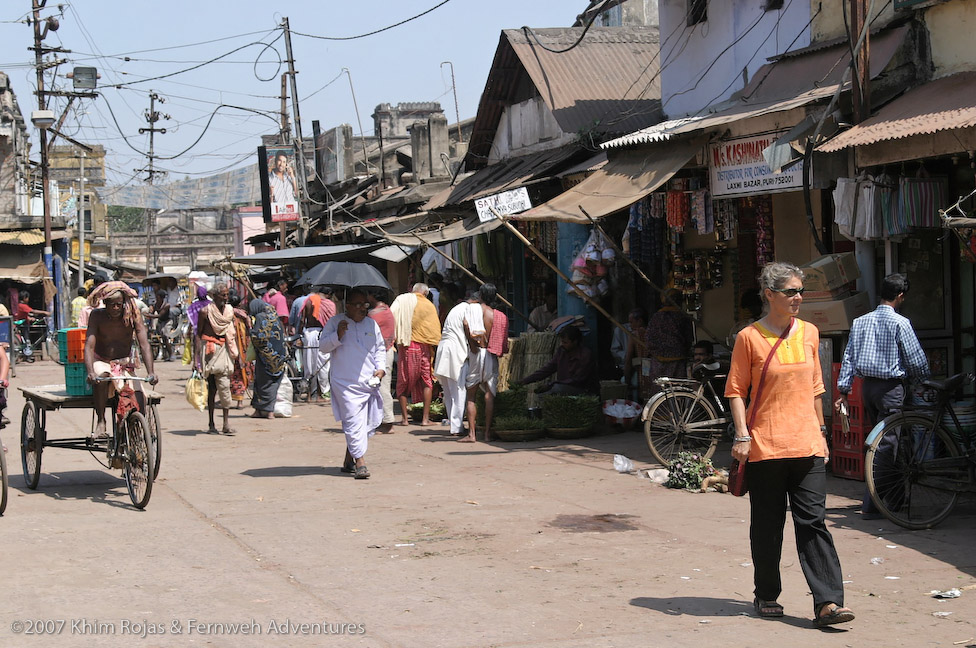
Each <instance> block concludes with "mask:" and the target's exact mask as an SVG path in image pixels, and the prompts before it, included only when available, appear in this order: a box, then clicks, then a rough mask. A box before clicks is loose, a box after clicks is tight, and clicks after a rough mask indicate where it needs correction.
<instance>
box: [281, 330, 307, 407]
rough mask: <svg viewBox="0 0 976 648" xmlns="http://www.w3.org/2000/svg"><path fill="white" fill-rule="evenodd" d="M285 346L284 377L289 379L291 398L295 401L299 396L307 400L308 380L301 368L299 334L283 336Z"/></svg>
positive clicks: (300, 337) (301, 347)
mask: <svg viewBox="0 0 976 648" xmlns="http://www.w3.org/2000/svg"><path fill="white" fill-rule="evenodd" d="M285 347H286V349H287V351H288V357H287V358H286V359H285V377H287V378H288V380H290V381H291V384H292V391H293V399H294V401H295V402H296V403H297V402H298V401H299V398H300V397H304V400H306V401H307V400H308V397H309V393H308V389H309V381H308V380H306V379H305V372H304V370H303V369H302V350H303V349H304V346H303V345H302V336H301V335H290V336H288V337H286V338H285Z"/></svg>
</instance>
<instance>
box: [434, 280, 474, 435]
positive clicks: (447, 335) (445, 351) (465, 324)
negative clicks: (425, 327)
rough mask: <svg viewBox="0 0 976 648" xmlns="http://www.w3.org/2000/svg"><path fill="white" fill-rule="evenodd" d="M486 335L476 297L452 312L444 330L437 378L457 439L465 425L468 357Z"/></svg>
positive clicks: (470, 432)
mask: <svg viewBox="0 0 976 648" xmlns="http://www.w3.org/2000/svg"><path fill="white" fill-rule="evenodd" d="M484 335H485V325H484V316H483V314H482V310H481V303H480V302H479V300H478V298H477V297H473V298H472V299H471V300H469V301H466V302H461V303H460V304H458V305H457V306H455V307H454V308H452V309H451V312H449V313H448V314H447V318H446V319H445V320H444V326H443V327H442V328H441V341H440V344H438V345H437V357H436V358H435V360H434V376H436V377H437V380H438V381H440V383H441V386H442V387H443V388H444V407H445V409H446V410H447V415H448V419H449V420H450V422H451V434H453V435H455V436H458V435H460V434H461V430H462V429H463V425H464V404H465V400H466V397H467V387H466V386H465V379H466V377H467V373H468V354H469V353H474V352H475V351H476V350H477V349H478V347H479V346H480V345H479V340H481V339H482V338H484ZM469 434H471V439H474V430H469Z"/></svg>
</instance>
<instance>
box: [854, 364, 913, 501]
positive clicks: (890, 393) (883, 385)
mask: <svg viewBox="0 0 976 648" xmlns="http://www.w3.org/2000/svg"><path fill="white" fill-rule="evenodd" d="M863 385H864V386H863V387H862V392H861V393H862V396H861V398H862V399H863V400H864V417H865V419H866V421H867V424H868V426H869V427H870V428H873V427H874V426H875V425H877V423H878V421H880V420H882V419H884V418H885V417H886V416H888V415H889V414H891V413H892V412H897V411H900V410H901V409H902V407H904V405H905V397H906V395H907V393H908V390H906V389H905V383H904V382H903V381H902V379H901V378H865V379H864V382H863ZM894 456H895V449H894V447H892V445H891V442H890V441H889V439H888V438H887V437H885V438H884V439H882V441H881V445H880V446H879V447H878V459H877V461H878V462H879V463H881V464H883V465H884V464H891V463H892V462H893V461H894ZM889 474H890V473H889ZM878 487H879V489H880V490H881V491H882V494H884V495H887V494H889V492H890V491H891V490H892V489H891V486H887V485H884V484H878ZM861 512H862V513H870V514H879V513H880V512H879V511H878V507H877V506H875V505H874V501H873V500H872V499H871V493H870V492H869V491H868V488H867V486H865V487H864V496H863V497H862V498H861Z"/></svg>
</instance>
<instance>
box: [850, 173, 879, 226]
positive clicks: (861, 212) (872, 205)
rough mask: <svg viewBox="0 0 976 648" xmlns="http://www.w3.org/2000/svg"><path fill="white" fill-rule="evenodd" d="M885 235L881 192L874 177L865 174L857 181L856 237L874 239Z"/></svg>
mask: <svg viewBox="0 0 976 648" xmlns="http://www.w3.org/2000/svg"><path fill="white" fill-rule="evenodd" d="M883 236H884V222H883V219H882V216H881V194H880V193H879V192H878V190H877V185H876V184H875V181H874V178H873V177H871V176H870V175H867V174H863V175H861V176H860V177H858V181H857V202H856V206H855V208H854V238H856V239H859V240H862V241H874V240H877V239H880V238H882V237H883Z"/></svg>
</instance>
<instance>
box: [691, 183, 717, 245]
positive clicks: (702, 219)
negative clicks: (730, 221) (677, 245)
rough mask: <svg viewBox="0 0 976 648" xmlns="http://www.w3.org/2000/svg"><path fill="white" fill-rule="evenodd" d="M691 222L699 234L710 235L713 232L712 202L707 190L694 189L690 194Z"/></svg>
mask: <svg viewBox="0 0 976 648" xmlns="http://www.w3.org/2000/svg"><path fill="white" fill-rule="evenodd" d="M691 220H692V221H693V222H694V224H695V229H696V230H697V232H698V233H699V234H711V233H712V232H714V231H715V219H714V216H713V215H712V201H711V199H710V196H709V193H708V189H696V190H694V191H692V192H691Z"/></svg>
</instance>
